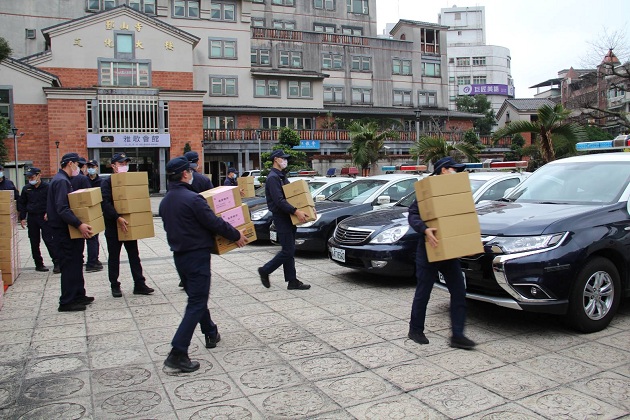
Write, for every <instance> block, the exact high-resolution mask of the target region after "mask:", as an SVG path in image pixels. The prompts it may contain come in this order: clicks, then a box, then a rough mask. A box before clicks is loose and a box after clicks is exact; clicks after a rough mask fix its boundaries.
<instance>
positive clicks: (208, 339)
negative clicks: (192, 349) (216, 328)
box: [206, 332, 221, 349]
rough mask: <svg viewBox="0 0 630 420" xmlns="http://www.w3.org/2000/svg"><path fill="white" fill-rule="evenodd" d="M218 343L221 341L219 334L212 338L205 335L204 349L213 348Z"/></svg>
mask: <svg viewBox="0 0 630 420" xmlns="http://www.w3.org/2000/svg"><path fill="white" fill-rule="evenodd" d="M219 341H221V334H219V333H218V332H217V335H216V336H214V337H212V336H210V335H208V334H206V348H207V349H213V348H215V347H216V346H217V343H218V342H219Z"/></svg>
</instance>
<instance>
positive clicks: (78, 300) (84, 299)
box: [73, 296, 94, 305]
mask: <svg viewBox="0 0 630 420" xmlns="http://www.w3.org/2000/svg"><path fill="white" fill-rule="evenodd" d="M92 302H94V297H93V296H81V297H80V298H76V299H75V300H74V302H73V303H79V304H81V305H89V304H91V303H92Z"/></svg>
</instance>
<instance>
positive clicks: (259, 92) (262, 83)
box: [254, 80, 280, 98]
mask: <svg viewBox="0 0 630 420" xmlns="http://www.w3.org/2000/svg"><path fill="white" fill-rule="evenodd" d="M254 96H266V97H276V98H279V97H280V84H279V83H278V81H277V80H256V84H255V92H254Z"/></svg>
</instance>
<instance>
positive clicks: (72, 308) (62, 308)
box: [58, 302, 85, 312]
mask: <svg viewBox="0 0 630 420" xmlns="http://www.w3.org/2000/svg"><path fill="white" fill-rule="evenodd" d="M58 311H59V312H78V311H85V305H84V304H82V303H76V302H72V303H65V304H63V305H59V309H58Z"/></svg>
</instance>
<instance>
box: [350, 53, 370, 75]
mask: <svg viewBox="0 0 630 420" xmlns="http://www.w3.org/2000/svg"><path fill="white" fill-rule="evenodd" d="M352 71H372V57H363V56H358V55H355V56H353V57H352Z"/></svg>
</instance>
